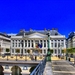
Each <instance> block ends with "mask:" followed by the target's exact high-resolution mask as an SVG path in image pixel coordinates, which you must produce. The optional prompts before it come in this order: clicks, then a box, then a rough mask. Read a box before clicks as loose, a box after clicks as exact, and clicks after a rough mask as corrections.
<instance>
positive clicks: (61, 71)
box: [52, 60, 75, 75]
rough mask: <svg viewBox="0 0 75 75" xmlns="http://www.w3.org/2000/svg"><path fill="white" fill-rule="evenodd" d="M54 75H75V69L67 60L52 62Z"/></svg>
mask: <svg viewBox="0 0 75 75" xmlns="http://www.w3.org/2000/svg"><path fill="white" fill-rule="evenodd" d="M52 70H53V75H75V67H74V66H72V65H70V64H69V62H68V61H66V60H55V61H52Z"/></svg>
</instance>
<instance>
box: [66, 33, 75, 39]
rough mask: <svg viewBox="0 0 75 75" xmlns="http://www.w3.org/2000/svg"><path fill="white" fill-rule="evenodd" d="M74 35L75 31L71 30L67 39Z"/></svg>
mask: <svg viewBox="0 0 75 75" xmlns="http://www.w3.org/2000/svg"><path fill="white" fill-rule="evenodd" d="M73 36H75V32H70V34H69V36H68V38H67V39H69V38H72V37H73Z"/></svg>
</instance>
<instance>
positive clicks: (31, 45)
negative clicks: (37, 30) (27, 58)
mask: <svg viewBox="0 0 75 75" xmlns="http://www.w3.org/2000/svg"><path fill="white" fill-rule="evenodd" d="M31 46H32V43H31V40H30V48H31Z"/></svg>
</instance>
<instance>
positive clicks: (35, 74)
mask: <svg viewBox="0 0 75 75" xmlns="http://www.w3.org/2000/svg"><path fill="white" fill-rule="evenodd" d="M45 64H46V57H45V59H44V60H42V61H41V62H40V63H39V64H38V65H37V66H36V68H35V69H34V70H33V71H32V73H31V74H30V75H43V71H44V68H45Z"/></svg>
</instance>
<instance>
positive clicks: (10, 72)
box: [3, 71, 12, 75]
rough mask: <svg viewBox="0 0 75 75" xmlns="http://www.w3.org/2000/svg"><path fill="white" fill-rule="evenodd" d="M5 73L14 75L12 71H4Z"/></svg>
mask: <svg viewBox="0 0 75 75" xmlns="http://www.w3.org/2000/svg"><path fill="white" fill-rule="evenodd" d="M3 72H4V75H12V71H9V72H8V71H3Z"/></svg>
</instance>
